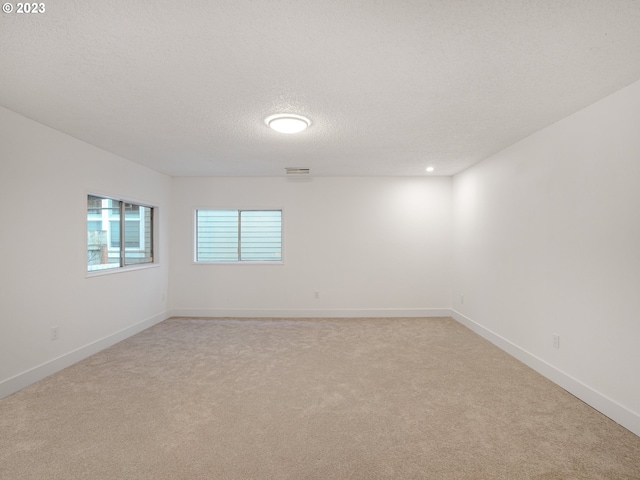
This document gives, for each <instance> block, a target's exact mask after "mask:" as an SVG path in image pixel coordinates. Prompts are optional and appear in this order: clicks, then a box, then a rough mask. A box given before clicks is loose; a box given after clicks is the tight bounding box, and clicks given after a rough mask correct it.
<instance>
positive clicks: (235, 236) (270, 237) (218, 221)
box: [195, 210, 282, 263]
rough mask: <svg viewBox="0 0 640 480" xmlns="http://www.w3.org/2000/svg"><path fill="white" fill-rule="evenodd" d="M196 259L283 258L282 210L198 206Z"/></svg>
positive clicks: (213, 260)
mask: <svg viewBox="0 0 640 480" xmlns="http://www.w3.org/2000/svg"><path fill="white" fill-rule="evenodd" d="M195 230H196V251H195V260H196V262H203V263H206V262H231V263H233V262H280V261H281V260H282V210H196V228H195Z"/></svg>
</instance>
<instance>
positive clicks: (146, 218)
mask: <svg viewBox="0 0 640 480" xmlns="http://www.w3.org/2000/svg"><path fill="white" fill-rule="evenodd" d="M132 207H134V208H133V209H131V210H130V212H131V211H133V210H135V215H133V213H132V214H131V216H132V217H137V218H136V219H132V220H129V219H128V215H129V213H127V209H126V207H125V231H124V245H125V249H124V263H125V265H133V264H137V263H152V262H153V248H152V247H153V208H151V207H143V206H141V205H132Z"/></svg>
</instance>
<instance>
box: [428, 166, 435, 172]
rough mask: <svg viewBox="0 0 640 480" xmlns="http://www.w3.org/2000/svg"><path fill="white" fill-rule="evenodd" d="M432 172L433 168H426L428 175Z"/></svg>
mask: <svg viewBox="0 0 640 480" xmlns="http://www.w3.org/2000/svg"><path fill="white" fill-rule="evenodd" d="M434 170H435V168H434V167H427V172H429V173H431V172H433V171H434Z"/></svg>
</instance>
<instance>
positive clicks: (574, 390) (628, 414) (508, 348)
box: [451, 309, 640, 436]
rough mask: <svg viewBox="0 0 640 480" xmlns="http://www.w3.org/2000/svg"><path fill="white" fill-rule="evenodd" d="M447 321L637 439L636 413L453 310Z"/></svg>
mask: <svg viewBox="0 0 640 480" xmlns="http://www.w3.org/2000/svg"><path fill="white" fill-rule="evenodd" d="M451 317H453V318H454V319H455V320H456V321H458V322H460V323H461V324H462V325H464V326H465V327H467V328H469V329H470V330H472V331H474V332H475V333H477V334H478V335H480V336H481V337H483V338H485V339H487V340H488V341H490V342H491V343H493V344H494V345H495V346H497V347H498V348H500V349H501V350H504V351H505V352H507V353H508V354H509V355H511V356H512V357H515V358H517V359H518V360H520V361H521V362H522V363H524V364H525V365H527V366H529V367H531V368H532V369H534V370H535V371H536V372H538V373H540V374H541V375H543V376H545V377H547V378H548V379H549V380H551V381H552V382H554V383H555V384H557V385H559V386H560V387H562V388H564V389H565V390H566V391H568V392H569V393H571V394H572V395H575V396H576V397H578V398H579V399H580V400H582V401H583V402H585V403H586V404H587V405H590V406H592V407H593V408H595V409H596V410H598V411H599V412H601V413H603V414H604V415H606V416H607V417H609V418H610V419H612V420H613V421H615V422H617V423H619V424H620V425H622V426H623V427H624V428H626V429H627V430H629V431H631V432H633V433H635V434H636V435H638V436H640V415H638V414H637V413H635V412H633V411H631V410H629V409H628V408H626V407H624V406H622V405H620V404H619V403H617V402H616V401H615V400H612V399H611V398H609V397H607V396H606V395H603V394H601V393H600V392H597V391H596V390H594V389H592V388H591V387H589V386H588V385H585V384H584V383H582V382H580V381H578V380H577V379H575V378H573V377H572V376H571V375H569V374H567V373H565V372H563V371H561V370H559V369H557V368H556V367H554V366H553V365H550V364H549V363H547V362H545V361H544V360H542V359H541V358H539V357H537V356H535V355H533V354H531V353H529V352H527V351H526V350H523V349H522V348H520V347H518V346H517V345H515V344H513V343H511V342H510V341H509V340H507V339H506V338H504V337H501V336H500V335H498V334H496V333H494V332H492V331H491V330H489V329H487V328H485V327H483V326H482V325H480V324H478V323H476V322H474V321H473V320H471V319H470V318H468V317H465V316H464V315H462V314H461V313H459V312H457V311H455V310H453V309H452V310H451Z"/></svg>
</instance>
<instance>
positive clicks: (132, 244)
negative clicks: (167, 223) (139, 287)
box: [87, 195, 154, 272]
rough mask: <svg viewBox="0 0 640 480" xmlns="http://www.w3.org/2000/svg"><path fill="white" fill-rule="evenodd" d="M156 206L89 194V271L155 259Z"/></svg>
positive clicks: (149, 261) (120, 266)
mask: <svg viewBox="0 0 640 480" xmlns="http://www.w3.org/2000/svg"><path fill="white" fill-rule="evenodd" d="M153 213H154V208H153V207H149V206H145V205H136V204H134V203H128V202H123V201H121V200H116V199H113V198H106V197H99V196H95V195H88V196H87V271H89V272H95V271H100V270H109V269H115V268H123V267H127V266H131V265H139V264H145V263H153Z"/></svg>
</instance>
